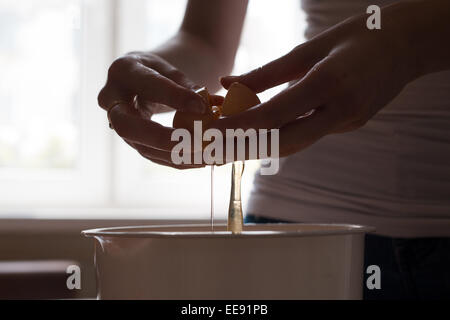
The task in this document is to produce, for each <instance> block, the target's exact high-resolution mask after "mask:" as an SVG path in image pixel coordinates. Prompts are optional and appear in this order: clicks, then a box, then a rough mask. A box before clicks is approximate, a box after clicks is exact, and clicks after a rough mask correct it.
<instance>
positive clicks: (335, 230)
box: [81, 223, 375, 239]
mask: <svg viewBox="0 0 450 320" xmlns="http://www.w3.org/2000/svg"><path fill="white" fill-rule="evenodd" d="M279 225H286V226H289V228H290V229H295V228H299V229H300V228H301V227H305V226H308V227H312V226H317V227H322V228H326V227H332V228H331V229H322V230H289V231H285V232H283V231H274V230H260V231H258V230H245V228H246V227H247V228H250V229H251V228H252V227H253V228H254V227H255V226H259V227H261V229H264V227H265V228H266V229H270V227H272V228H273V227H276V226H279ZM210 227H211V225H209V224H167V225H141V226H121V227H110V228H96V229H88V230H83V231H81V234H82V235H83V236H85V237H94V238H95V237H101V238H103V237H108V238H109V237H113V238H171V239H185V238H268V237H270V238H272V237H296V238H298V237H306V236H308V237H309V236H330V235H353V234H361V233H369V232H374V231H375V228H374V227H371V226H364V225H358V224H344V223H264V224H255V223H246V224H245V225H244V231H243V232H242V233H239V234H232V233H231V232H229V231H213V232H211V230H207V228H210ZM167 228H178V229H181V228H205V229H206V230H207V231H206V230H205V231H191V232H182V231H161V230H159V231H158V229H167ZM214 228H220V229H221V228H225V230H226V224H217V225H215V226H214ZM133 229H136V231H133ZM142 229H145V230H142ZM152 229H154V230H152ZM138 230H139V231H138Z"/></svg>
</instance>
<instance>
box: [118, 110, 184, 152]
mask: <svg viewBox="0 0 450 320" xmlns="http://www.w3.org/2000/svg"><path fill="white" fill-rule="evenodd" d="M131 108H132V107H130V106H128V105H124V104H119V105H117V106H115V107H114V108H113V109H111V111H110V112H109V116H110V122H111V125H112V127H113V128H114V130H115V131H116V132H117V134H118V135H119V136H121V137H122V138H123V139H126V140H127V141H129V142H131V143H137V144H141V145H145V146H147V147H151V148H154V149H159V150H165V151H171V150H172V148H173V147H174V146H175V145H176V144H177V143H178V142H177V141H171V136H172V132H173V131H174V129H173V128H169V127H164V126H162V125H160V124H159V123H156V122H154V121H152V120H150V119H144V118H142V117H140V116H137V115H136V114H133V112H134V111H132V110H130V109H131Z"/></svg>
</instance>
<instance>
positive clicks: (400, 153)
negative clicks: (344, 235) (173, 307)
mask: <svg viewBox="0 0 450 320" xmlns="http://www.w3.org/2000/svg"><path fill="white" fill-rule="evenodd" d="M390 2H393V1H386V0H385V1H376V0H339V1H330V0H303V2H302V7H303V8H304V10H305V12H306V14H307V21H308V28H307V30H306V36H307V37H308V38H310V37H311V36H313V35H315V34H318V33H320V32H322V31H323V30H325V29H327V28H329V27H330V26H332V25H334V24H336V23H338V22H340V21H342V20H344V19H345V18H347V17H349V16H352V15H356V14H362V13H365V11H366V8H367V6H369V5H371V4H378V5H380V6H383V5H386V4H387V3H390ZM299 139H301V137H299ZM247 213H251V214H254V215H257V216H264V217H269V218H278V219H284V220H290V221H298V222H333V223H356V224H364V225H370V226H374V227H376V228H377V233H378V234H381V235H387V236H393V237H427V236H450V72H440V73H435V74H431V75H427V76H425V77H422V78H420V79H418V80H416V81H414V82H412V83H410V84H409V85H408V86H407V87H406V88H405V89H404V90H403V91H402V92H401V93H400V95H399V96H398V97H396V98H395V99H394V100H393V101H392V102H391V103H390V104H389V105H387V106H386V107H385V108H384V109H382V110H381V111H380V112H379V113H378V114H377V115H376V116H375V117H373V118H372V119H371V120H370V121H369V122H368V123H367V124H366V125H365V126H364V127H363V128H360V129H358V130H356V131H353V132H350V133H344V134H334V135H328V136H326V137H324V138H322V139H321V140H320V141H319V142H317V143H316V144H314V145H312V146H310V147H309V148H307V149H306V150H303V151H301V152H299V153H296V154H294V155H291V156H290V157H288V158H286V159H283V160H282V161H281V166H280V171H279V173H278V174H277V175H274V176H261V175H259V174H257V176H256V177H255V186H254V189H253V191H252V195H251V198H250V201H249V205H248V208H247Z"/></svg>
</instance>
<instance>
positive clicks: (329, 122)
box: [212, 15, 415, 156]
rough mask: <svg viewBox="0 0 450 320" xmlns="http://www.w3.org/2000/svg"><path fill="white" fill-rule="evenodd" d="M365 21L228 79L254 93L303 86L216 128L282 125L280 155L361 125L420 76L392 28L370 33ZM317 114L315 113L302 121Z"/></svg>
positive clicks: (226, 83) (357, 20) (356, 20)
mask: <svg viewBox="0 0 450 320" xmlns="http://www.w3.org/2000/svg"><path fill="white" fill-rule="evenodd" d="M366 18H367V16H365V15H363V16H360V17H356V18H353V19H350V20H346V21H344V22H343V23H341V24H339V25H337V26H335V27H333V28H331V29H329V30H327V31H326V32H324V33H322V34H320V35H319V36H317V37H315V38H313V39H312V40H310V41H307V42H305V43H303V44H301V45H299V46H297V47H296V48H294V49H293V50H292V51H291V52H289V53H288V54H286V55H285V56H283V57H281V58H279V59H277V60H274V61H272V62H270V63H268V64H266V65H264V66H263V67H260V68H258V69H255V70H253V71H251V72H249V73H246V74H244V75H241V76H228V77H224V78H222V79H221V82H222V85H223V86H224V87H225V88H228V87H229V86H230V85H231V84H232V83H233V82H240V83H243V84H245V85H246V86H248V87H249V88H251V89H252V90H254V91H255V92H262V91H264V90H266V89H269V88H271V87H274V86H277V85H279V84H282V83H285V82H288V81H293V80H296V81H297V82H296V83H295V84H293V85H292V86H290V87H289V88H287V89H285V90H283V91H282V92H281V93H279V94H278V95H276V96H274V97H273V98H272V99H270V100H268V101H267V102H264V103H261V104H260V105H257V106H255V107H253V108H251V109H249V110H247V111H245V112H243V113H240V114H237V115H235V116H231V117H228V118H225V119H220V120H217V121H216V123H214V124H213V125H212V126H213V127H216V128H219V129H221V130H223V131H225V129H227V128H233V129H236V128H242V129H244V130H246V129H248V128H254V129H261V128H265V129H272V128H279V129H280V156H286V155H288V154H291V153H294V152H297V151H300V150H301V149H303V148H305V147H307V146H309V145H310V144H312V143H314V142H315V141H317V140H318V139H319V138H321V137H323V136H324V135H327V134H330V133H341V132H346V131H351V130H355V129H357V128H360V127H361V126H363V125H364V124H365V123H366V122H367V121H368V120H369V119H370V118H372V117H373V116H374V115H375V114H376V113H377V112H378V111H379V110H380V109H381V108H383V107H384V106H385V105H386V104H388V103H389V102H390V101H391V100H392V99H393V98H394V97H395V96H396V95H397V94H398V93H399V92H400V91H401V90H402V88H403V87H404V86H405V85H406V84H407V83H408V82H409V81H411V80H412V79H413V78H414V76H415V75H414V74H413V73H412V72H411V70H414V67H413V68H411V65H412V63H411V62H410V60H413V59H412V58H411V57H410V54H409V52H408V48H407V46H406V45H405V44H403V43H402V41H401V39H397V38H396V36H395V35H396V33H395V32H394V31H393V30H390V27H389V25H387V24H385V25H384V26H383V29H382V30H368V29H367V28H366ZM311 110H314V111H315V112H313V113H312V115H310V116H309V117H301V116H302V115H304V114H305V113H307V112H310V111H311Z"/></svg>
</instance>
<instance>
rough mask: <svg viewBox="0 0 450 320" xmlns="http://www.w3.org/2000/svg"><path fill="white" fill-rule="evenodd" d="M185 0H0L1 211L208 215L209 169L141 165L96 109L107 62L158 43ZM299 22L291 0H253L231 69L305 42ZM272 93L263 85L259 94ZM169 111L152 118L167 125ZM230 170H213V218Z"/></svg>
mask: <svg viewBox="0 0 450 320" xmlns="http://www.w3.org/2000/svg"><path fill="white" fill-rule="evenodd" d="M185 5H186V1H185V0H184V1H180V0H135V1H125V0H90V1H89V0H66V1H58V0H41V1H33V0H21V1H14V0H3V1H2V2H1V3H0V70H2V73H1V75H0V79H1V81H0V209H1V213H0V214H1V215H3V216H5V215H9V216H11V213H13V214H18V213H17V211H18V210H20V211H19V212H20V213H22V214H23V213H27V214H28V216H30V217H41V216H46V212H51V210H47V209H49V208H53V210H57V209H55V208H72V209H73V208H116V209H115V210H106V211H105V213H104V214H103V217H112V218H117V217H120V216H121V215H124V214H126V217H130V212H134V214H135V215H139V216H140V217H142V216H145V217H148V218H151V217H156V216H157V217H160V216H158V215H160V214H161V212H167V216H166V217H174V218H175V217H176V218H206V217H208V215H209V196H210V193H209V190H210V169H209V168H205V169H197V170H189V171H182V172H181V171H177V170H174V169H171V168H166V167H162V166H158V165H155V164H152V163H150V162H149V161H147V160H145V159H143V158H141V157H140V156H139V155H138V154H137V153H136V152H135V151H134V150H132V149H131V148H129V147H128V146H127V145H126V144H125V143H123V141H121V139H120V138H119V137H117V136H116V135H114V134H113V132H111V130H109V128H108V127H107V121H106V117H105V114H104V112H103V111H102V110H101V109H100V108H98V107H97V106H96V96H97V93H98V91H99V89H100V88H101V86H102V85H103V84H104V81H105V77H106V70H107V68H108V66H109V64H110V63H111V62H112V61H113V59H114V58H116V57H117V56H119V55H121V54H123V53H125V52H127V51H131V50H145V49H151V48H152V47H155V46H156V45H158V44H160V43H162V42H163V41H164V40H165V39H167V38H168V37H169V36H171V35H172V34H173V33H174V32H176V30H177V29H178V27H179V24H180V22H181V19H182V16H183V13H184V8H185ZM269 15H276V16H277V17H279V19H274V20H272V21H277V23H276V24H274V25H269V24H267V23H266V21H267V17H268V16H269ZM303 21H304V19H303V17H302V13H301V11H300V5H299V2H298V0H289V1H284V2H283V5H282V6H280V5H279V4H277V3H276V2H273V1H270V0H264V1H262V0H258V1H250V4H249V9H248V13H247V19H246V23H245V26H244V33H243V36H242V41H241V46H240V48H239V51H238V55H237V59H236V63H235V70H234V72H235V73H240V72H245V71H247V70H249V69H251V68H254V67H257V66H259V65H262V64H264V63H266V62H267V61H269V60H271V59H274V58H276V57H278V56H280V55H282V54H284V53H285V52H287V51H288V50H290V49H291V48H292V47H293V46H295V45H296V44H298V43H299V42H300V41H302V34H303V24H304V23H303ZM267 39H271V41H270V42H269V44H268V43H267ZM278 90H280V88H275V89H272V90H269V91H268V92H266V93H263V94H262V95H261V98H262V100H265V99H267V98H268V97H270V96H271V95H272V94H274V93H275V92H277V91H278ZM171 116H173V115H171V114H164V115H160V116H158V118H157V121H160V122H161V123H170V122H171ZM256 169H257V162H253V161H252V162H249V163H248V164H247V166H246V173H245V177H244V186H243V192H244V195H243V196H244V206H245V199H247V198H248V193H249V191H250V188H251V184H252V175H253V173H254V172H255V170H256ZM230 174H231V173H230V166H229V165H227V166H223V167H219V168H217V167H216V169H215V186H214V187H215V199H216V206H215V209H216V212H217V215H218V217H225V214H226V209H227V206H228V197H229V190H230V189H229V187H230ZM123 208H127V209H129V208H135V209H136V208H137V209H138V210H134V211H133V210H131V211H130V210H127V211H125V210H122V209H123ZM153 209H155V210H153ZM100 211H101V210H100ZM100 211H99V212H100ZM56 212H61V213H60V214H61V215H63V213H62V212H64V210H63V211H58V210H57V211H56ZM66 212H67V210H66ZM80 212H83V211H77V216H80ZM86 212H87V211H86ZM124 212H125V213H124ZM91 213H92V211H89V214H90V217H92V215H91ZM87 214H88V213H87ZM164 214H166V213H164ZM71 217H73V216H71ZM122 217H123V216H122Z"/></svg>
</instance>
